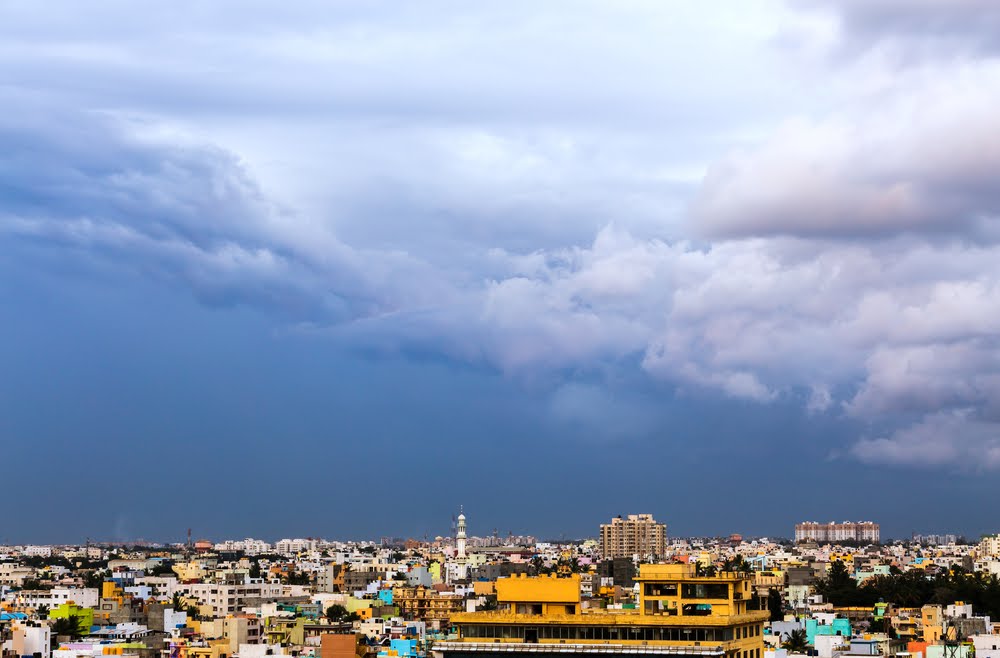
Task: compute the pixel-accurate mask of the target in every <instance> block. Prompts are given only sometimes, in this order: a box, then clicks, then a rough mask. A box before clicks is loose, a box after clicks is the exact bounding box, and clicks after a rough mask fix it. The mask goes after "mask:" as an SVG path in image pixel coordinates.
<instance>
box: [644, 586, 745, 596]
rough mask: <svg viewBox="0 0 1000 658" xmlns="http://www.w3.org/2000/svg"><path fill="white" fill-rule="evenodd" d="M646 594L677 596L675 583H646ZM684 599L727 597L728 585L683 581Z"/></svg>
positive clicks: (682, 592) (682, 594)
mask: <svg viewBox="0 0 1000 658" xmlns="http://www.w3.org/2000/svg"><path fill="white" fill-rule="evenodd" d="M643 593H644V594H645V595H646V596H677V583H646V586H645V588H644V589H643ZM681 596H682V597H684V598H685V599H728V598H729V585H727V584H724V583H723V584H719V583H685V584H683V585H682V586H681Z"/></svg>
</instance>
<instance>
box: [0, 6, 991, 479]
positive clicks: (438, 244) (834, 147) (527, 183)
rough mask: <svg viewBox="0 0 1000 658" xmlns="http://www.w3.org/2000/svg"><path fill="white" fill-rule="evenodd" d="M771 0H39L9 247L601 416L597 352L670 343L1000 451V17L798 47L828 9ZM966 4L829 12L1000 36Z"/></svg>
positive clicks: (940, 451)
mask: <svg viewBox="0 0 1000 658" xmlns="http://www.w3.org/2000/svg"><path fill="white" fill-rule="evenodd" d="M752 4H753V6H750V4H748V6H747V8H746V9H743V10H740V11H739V12H737V11H736V10H733V11H734V12H735V13H734V14H733V15H726V16H722V17H721V18H720V17H718V16H712V17H709V16H704V15H700V14H699V13H698V12H692V11H690V10H685V9H682V8H681V6H677V7H673V8H664V6H663V5H662V4H661V3H644V2H636V3H630V4H628V5H626V6H622V5H620V4H618V3H600V2H595V3H593V4H592V5H587V11H580V12H569V11H568V10H567V8H565V7H564V8H562V10H560V9H559V8H558V7H556V6H554V7H555V8H550V9H548V10H545V11H542V10H532V11H528V8H527V7H521V8H520V9H518V8H517V7H510V6H507V5H500V4H497V5H482V6H480V7H478V8H476V9H470V8H469V7H464V6H463V7H462V8H461V10H458V9H457V8H455V7H452V6H450V5H448V4H447V3H442V4H441V5H440V6H435V8H434V11H429V12H428V13H427V14H424V13H421V14H420V15H417V14H415V13H413V14H410V13H407V12H402V13H400V12H397V11H395V10H393V9H392V8H386V7H382V6H380V5H378V4H374V5H369V4H365V5H355V4H352V3H344V4H341V5H337V8H336V9H335V10H331V9H329V8H327V7H325V6H315V7H311V8H309V7H306V8H303V9H302V10H301V11H299V10H291V9H289V10H283V11H281V12H277V11H276V10H274V9H273V8H266V7H252V8H251V9H249V10H248V11H246V12H236V14H239V15H240V20H238V21H232V20H231V19H232V17H233V15H234V12H232V11H225V12H221V13H218V14H217V13H216V11H215V10H214V9H211V8H208V9H205V8H202V9H199V10H198V11H197V12H196V16H195V18H196V20H192V21H190V22H188V21H187V20H186V19H185V20H181V19H180V18H179V17H178V15H176V14H174V13H173V12H167V13H166V14H165V15H163V16H159V17H151V18H149V19H148V20H144V19H134V20H136V24H135V25H131V26H130V27H131V29H132V31H131V32H129V31H127V30H125V29H124V28H123V29H121V30H119V29H116V28H115V27H113V26H114V25H115V21H113V20H110V18H109V17H115V16H119V14H120V12H121V11H122V8H121V7H120V6H118V5H117V4H116V3H111V2H109V3H105V4H100V3H99V7H98V10H97V11H95V13H94V15H93V16H92V17H90V18H85V17H82V16H75V17H74V18H73V20H72V21H70V20H68V19H67V23H66V24H62V23H59V22H57V23H54V24H50V23H48V22H43V21H41V20H40V16H39V15H38V14H37V13H35V11H34V10H32V9H31V5H28V4H16V3H15V4H13V5H8V6H7V7H5V9H4V10H2V13H0V25H6V26H7V27H6V28H0V30H4V31H5V34H6V36H5V38H6V37H10V40H9V41H7V45H6V46H4V60H2V61H3V63H2V64H0V74H2V75H3V80H4V82H5V85H4V86H3V87H2V91H0V98H2V99H3V100H4V101H5V105H6V106H7V107H8V108H14V110H16V111H10V112H6V113H4V115H3V116H2V117H0V144H2V145H3V147H4V148H3V149H2V151H0V180H2V181H3V183H2V185H3V186H4V192H5V194H4V195H3V196H4V199H3V201H2V202H0V243H5V244H7V245H8V246H9V247H10V248H11V249H15V248H16V249H21V250H27V249H29V247H30V248H32V249H34V248H41V249H44V250H58V251H59V252H60V253H64V254H65V255H66V257H67V258H76V259H81V260H82V261H84V262H101V263H104V264H106V265H109V266H111V267H113V268H115V271H117V272H119V273H121V275H123V276H129V275H134V274H137V273H138V274H142V275H146V276H155V277H159V278H163V279H165V280H167V281H170V282H176V283H177V284H178V285H183V286H186V287H187V288H189V289H190V290H191V291H192V292H193V294H195V295H197V296H198V298H199V299H202V300H204V301H205V302H206V303H210V304H213V305H233V304H244V305H250V306H253V307H255V308H260V309H262V310H265V311H266V312H268V313H273V314H275V316H276V317H277V318H279V320H280V322H281V323H283V324H285V325H291V326H294V327H297V328H298V329H299V330H301V331H309V332H316V333H322V334H326V335H329V336H330V337H332V339H334V340H340V341H343V343H344V344H345V345H347V346H349V347H351V348H354V349H364V350H375V351H379V352H394V353H395V352H401V353H407V352H427V353H433V354H436V355H445V356H447V357H449V358H452V359H456V360H461V361H463V362H469V363H473V364H476V365H484V366H487V367H490V368H495V369H497V370H499V371H502V372H504V373H507V374H508V375H510V376H514V377H529V378H530V377H533V376H536V375H538V373H557V378H562V379H563V380H564V381H561V383H559V384H558V385H556V386H555V387H554V388H553V391H552V409H553V413H554V415H555V416H556V417H558V418H579V417H581V413H582V412H583V411H586V410H589V409H592V408H594V407H595V406H596V405H595V402H594V401H595V400H596V399H597V398H598V397H599V396H600V389H596V388H595V387H594V385H593V384H592V383H587V384H580V383H577V382H575V381H574V379H573V378H574V377H575V376H576V375H579V374H581V373H587V374H588V375H593V374H594V373H599V372H601V371H602V370H603V369H604V368H607V367H615V368H633V367H635V364H638V368H639V369H640V371H641V373H642V375H643V376H646V377H649V378H652V379H653V380H654V381H657V382H664V383H666V384H668V385H669V386H672V387H674V388H676V389H678V390H681V391H693V392H697V393H698V394H709V395H721V396H724V397H728V398H736V399H741V400H750V401H753V402H756V403H759V404H764V405H767V404H771V403H773V402H775V401H778V400H791V401H794V402H796V403H797V404H801V406H802V408H803V410H804V412H805V413H810V414H830V415H842V416H844V417H847V418H850V419H854V420H857V421H861V422H862V423H863V424H865V425H866V426H868V427H870V428H871V431H870V432H869V434H868V435H866V436H863V437H858V438H857V441H856V442H855V443H853V445H851V446H848V447H847V449H846V450H845V451H844V452H845V453H846V454H848V455H850V456H852V457H853V458H856V459H859V460H862V461H865V462H872V463H876V462H878V463H891V464H894V465H900V466H914V465H935V466H948V467H957V468H973V465H974V468H975V469H989V468H995V467H1000V459H998V458H996V452H997V447H996V441H997V439H995V438H994V437H996V436H998V434H997V430H998V428H1000V410H998V408H997V400H998V394H1000V350H998V344H997V338H996V336H997V335H1000V311H998V309H1000V240H998V239H997V238H998V236H1000V225H998V216H1000V194H998V192H997V190H1000V185H998V183H1000V181H998V180H997V173H996V172H998V171H1000V138H998V137H997V136H998V135H1000V124H998V120H997V118H996V112H995V108H994V105H995V103H993V100H994V99H995V98H996V97H997V96H998V94H1000V63H998V61H997V60H996V59H995V58H994V57H993V56H992V55H991V52H992V51H991V50H990V48H988V47H986V46H987V45H988V44H987V41H988V40H987V39H986V38H985V36H986V35H985V33H982V34H981V35H980V36H981V37H982V45H983V47H982V48H976V49H974V50H973V51H971V52H968V53H966V52H965V51H963V56H962V57H958V58H955V57H950V56H949V57H936V58H935V57H929V58H920V59H918V60H914V61H913V62H911V63H909V64H907V65H906V66H905V67H904V68H903V69H900V68H898V67H899V63H898V62H897V61H895V60H894V61H891V62H887V61H885V60H883V59H881V58H879V57H870V56H867V55H864V54H862V55H861V56H860V57H861V59H860V60H855V61H851V62H847V63H842V62H840V61H839V60H837V59H836V58H831V57H822V58H819V59H812V58H811V57H812V55H813V54H814V51H813V50H812V49H809V50H808V52H804V54H803V57H802V58H801V61H800V62H799V63H797V64H793V65H788V66H787V68H781V66H783V65H781V64H778V62H779V61H781V60H782V59H783V58H782V56H781V55H783V54H787V53H782V52H781V50H780V49H781V48H782V47H784V48H788V47H790V46H788V45H787V44H785V45H784V46H780V45H776V44H778V43H779V41H780V39H777V36H778V35H780V33H781V30H782V25H783V24H784V23H787V22H789V21H791V22H794V21H796V20H799V19H800V16H799V15H798V13H797V12H798V11H799V9H800V8H801V7H802V6H804V5H806V4H808V5H810V6H812V7H815V6H818V5H819V4H820V3H796V4H794V5H793V8H791V9H789V8H786V7H782V6H778V5H775V4H774V3H769V2H760V3H752ZM941 4H942V3H934V2H926V3H917V6H914V5H913V4H912V3H906V7H904V6H903V3H893V2H884V3H860V2H859V3H843V4H842V5H838V6H837V8H835V10H834V11H835V12H839V13H836V14H835V15H833V16H832V17H829V18H824V19H822V20H828V21H830V22H831V25H833V24H836V26H837V29H839V30H840V32H839V36H838V39H839V41H838V43H837V44H835V47H836V48H842V47H846V46H847V45H850V44H856V43H858V40H863V41H864V42H865V44H866V45H865V46H864V48H863V49H862V52H867V50H870V49H871V48H873V47H875V46H877V45H878V44H883V43H890V42H892V43H895V42H898V41H899V40H900V39H910V40H913V39H918V38H925V37H926V36H927V34H928V33H933V34H960V33H965V31H971V32H969V33H970V34H973V35H974V34H976V30H979V29H980V27H981V26H980V25H975V24H971V23H970V24H965V23H963V22H961V21H957V20H953V18H954V12H949V11H945V10H944V9H943V8H942V6H941ZM969 4H977V3H971V2H970V3H969ZM876 5H877V6H876ZM199 6H200V5H199ZM826 8H827V10H830V7H829V5H826ZM188 9H191V10H192V11H194V8H193V6H192V7H189V8H188ZM452 10H455V11H452ZM199 12H200V13H199ZM570 15H572V16H573V18H572V19H570V18H568V16H570ZM317 16H322V17H323V20H320V21H318V22H317V21H316V17H317ZM102 17H103V18H102ZM435 17H436V18H437V19H439V20H434V18H435ZM74 21H82V22H83V23H82V25H84V28H85V29H69V27H70V26H73V27H75V28H79V27H80V25H81V24H78V23H76V22H74ZM831 29H832V28H831ZM661 31H665V32H666V33H668V34H670V35H672V36H673V37H675V39H676V40H675V41H674V42H673V43H672V44H671V46H670V48H665V47H664V46H663V45H662V39H661V38H660V37H661ZM692 34H696V35H701V37H702V38H700V39H696V38H692ZM873 44H875V46H873ZM192 48H195V49H196V50H197V52H198V54H199V56H198V57H197V58H196V57H193V56H192V55H191V54H190V53H189V52H188V51H189V50H191V49H192ZM164 52H169V53H171V54H170V55H163V54H162V53H164ZM25 53H27V54H25ZM691 61H699V62H701V63H702V64H703V65H704V67H706V70H709V71H711V72H712V74H713V75H711V76H705V75H700V74H696V73H695V71H694V69H693V68H692V67H691V64H690V62H691ZM771 73H774V75H770V77H769V74H771ZM774 78H780V84H779V82H778V81H775V82H765V80H769V79H774ZM748 80H756V81H757V82H755V83H754V84H750V83H748ZM810 81H811V82H810ZM831 90H832V91H831ZM803 98H806V99H808V98H815V99H824V100H830V101H831V102H829V103H826V102H824V103H820V105H821V107H814V106H812V105H811V103H810V102H809V101H807V100H803ZM734 101H736V102H734ZM722 102H725V103H726V109H725V111H723V109H721V103H722ZM609 386H611V385H610V384H609ZM610 397H613V396H611V395H610V394H609V399H610ZM608 409H609V411H608V414H609V416H611V417H615V418H619V417H620V418H625V417H640V418H639V419H638V420H636V421H635V422H637V423H638V424H639V425H642V426H645V425H646V424H648V423H651V422H653V421H652V420H649V419H648V418H641V417H642V413H641V412H639V411H635V409H636V407H635V406H633V405H632V404H631V403H630V402H629V401H627V400H626V401H616V402H615V403H614V404H609V406H608ZM582 417H584V418H586V414H583V416H582ZM591 420H592V419H591ZM587 422H590V421H589V420H588V421H587ZM595 422H596V421H595ZM873 437H874V438H873Z"/></svg>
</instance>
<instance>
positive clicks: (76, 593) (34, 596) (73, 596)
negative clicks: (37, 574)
mask: <svg viewBox="0 0 1000 658" xmlns="http://www.w3.org/2000/svg"><path fill="white" fill-rule="evenodd" d="M99 601H100V593H99V592H98V591H97V588H96V587H80V588H76V587H53V588H52V589H39V590H30V589H25V590H21V591H20V592H18V593H17V594H16V595H15V602H16V603H17V605H20V606H24V607H27V608H37V607H38V606H40V605H44V606H46V607H48V609H49V610H51V609H53V608H55V607H56V606H60V605H62V604H63V603H75V604H76V605H78V606H80V607H82V608H96V607H97V604H98V603H99Z"/></svg>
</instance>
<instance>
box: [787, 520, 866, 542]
mask: <svg viewBox="0 0 1000 658" xmlns="http://www.w3.org/2000/svg"><path fill="white" fill-rule="evenodd" d="M808 540H812V541H823V542H838V541H855V542H870V543H873V544H877V543H878V542H879V527H878V524H877V523H872V522H871V521H859V522H856V523H855V522H852V521H844V522H843V523H833V522H831V523H816V522H814V521H807V522H804V523H797V524H796V525H795V541H796V542H800V541H808Z"/></svg>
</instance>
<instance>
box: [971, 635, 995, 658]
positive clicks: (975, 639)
mask: <svg viewBox="0 0 1000 658" xmlns="http://www.w3.org/2000/svg"><path fill="white" fill-rule="evenodd" d="M969 639H970V640H972V644H973V646H975V647H976V658H1000V635H973V636H971V637H970V638H969Z"/></svg>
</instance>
